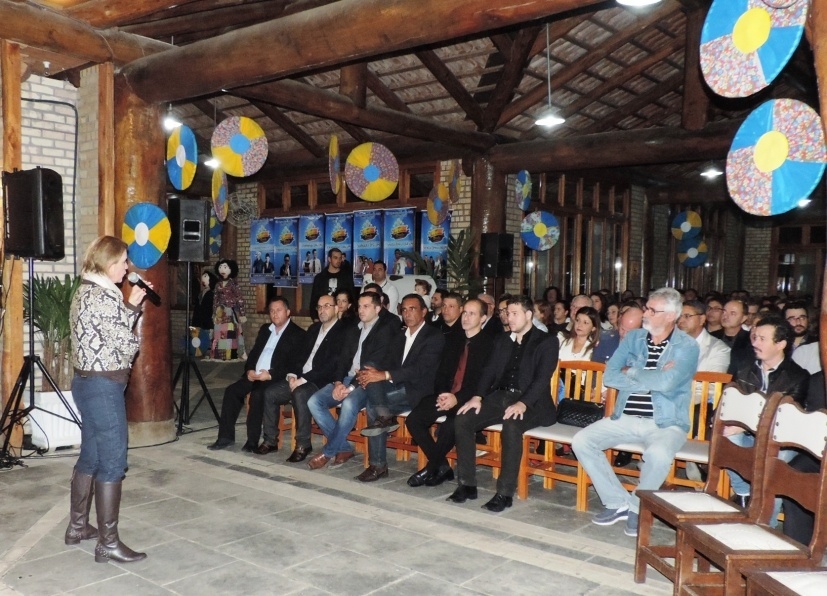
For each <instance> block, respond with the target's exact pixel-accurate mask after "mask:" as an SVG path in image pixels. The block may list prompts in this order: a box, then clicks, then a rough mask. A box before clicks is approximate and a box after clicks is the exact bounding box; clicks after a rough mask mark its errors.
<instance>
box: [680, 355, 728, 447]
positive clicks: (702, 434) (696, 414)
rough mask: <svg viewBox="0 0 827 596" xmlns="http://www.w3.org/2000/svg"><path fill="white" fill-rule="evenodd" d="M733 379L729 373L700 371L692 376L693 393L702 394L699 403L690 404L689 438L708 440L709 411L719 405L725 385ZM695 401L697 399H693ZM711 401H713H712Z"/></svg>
mask: <svg viewBox="0 0 827 596" xmlns="http://www.w3.org/2000/svg"><path fill="white" fill-rule="evenodd" d="M731 380H732V375H730V374H727V373H718V372H706V371H699V372H697V373H695V376H694V377H693V378H692V395H693V396H694V395H700V396H702V398H701V399H700V400H699V401H698V403H690V405H689V420H690V423H691V424H690V426H691V428H690V429H689V438H690V439H700V440H701V441H705V440H707V423H706V421H707V420H708V419H709V412H711V411H713V410H714V409H715V408H717V407H718V402H719V401H720V399H721V395H723V392H724V385H726V384H727V383H729V382H730V381H731ZM692 401H693V402H694V401H695V400H692ZM710 402H711V403H710Z"/></svg>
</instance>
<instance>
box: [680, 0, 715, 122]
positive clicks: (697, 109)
mask: <svg viewBox="0 0 827 596" xmlns="http://www.w3.org/2000/svg"><path fill="white" fill-rule="evenodd" d="M706 12H707V11H706V9H705V8H696V9H694V10H690V11H687V13H686V49H685V54H684V78H683V115H682V118H681V120H682V121H681V124H682V125H683V127H684V128H685V129H687V130H700V129H702V128H703V127H704V126H706V124H707V121H708V115H709V95H707V91H706V84H705V83H704V82H703V74H702V73H701V29H702V28H703V26H704V19H705V18H706Z"/></svg>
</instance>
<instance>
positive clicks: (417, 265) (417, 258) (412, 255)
mask: <svg viewBox="0 0 827 596" xmlns="http://www.w3.org/2000/svg"><path fill="white" fill-rule="evenodd" d="M402 256H403V257H405V258H406V259H410V260H411V261H413V264H414V275H427V271H428V265H426V264H425V259H423V258H422V255H421V254H419V253H418V252H406V251H402Z"/></svg>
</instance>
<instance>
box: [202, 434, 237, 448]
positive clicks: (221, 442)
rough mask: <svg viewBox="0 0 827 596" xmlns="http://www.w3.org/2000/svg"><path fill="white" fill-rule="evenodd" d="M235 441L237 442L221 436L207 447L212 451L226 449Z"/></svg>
mask: <svg viewBox="0 0 827 596" xmlns="http://www.w3.org/2000/svg"><path fill="white" fill-rule="evenodd" d="M233 443H235V441H231V440H230V439H222V438H220V437H219V439H218V440H217V441H216V442H215V443H213V444H212V445H207V449H209V450H210V451H218V450H219V449H226V448H227V447H229V446H230V445H232V444H233Z"/></svg>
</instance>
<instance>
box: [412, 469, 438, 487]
mask: <svg viewBox="0 0 827 596" xmlns="http://www.w3.org/2000/svg"><path fill="white" fill-rule="evenodd" d="M432 476H433V474H432V473H431V471H430V470H429V469H428V468H422V469H421V470H419V472H417V473H416V474H412V475H411V477H410V478H408V486H410V487H411V488H416V487H417V486H424V485H425V484H427V483H428V480H430V479H431V477H432Z"/></svg>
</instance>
